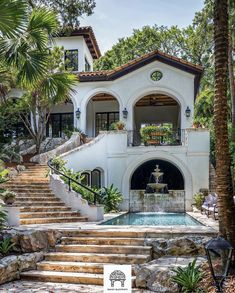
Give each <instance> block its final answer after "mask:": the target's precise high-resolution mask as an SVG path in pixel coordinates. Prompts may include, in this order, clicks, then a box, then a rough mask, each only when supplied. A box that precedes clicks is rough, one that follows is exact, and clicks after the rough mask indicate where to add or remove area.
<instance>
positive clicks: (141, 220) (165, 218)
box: [101, 213, 203, 226]
mask: <svg viewBox="0 0 235 293" xmlns="http://www.w3.org/2000/svg"><path fill="white" fill-rule="evenodd" d="M101 225H133V226H176V225H183V226H203V225H202V224H201V223H199V222H198V221H196V220H194V219H193V218H192V217H191V216H189V215H188V214H185V213H127V214H123V215H121V216H118V217H116V218H113V219H111V220H108V221H106V222H104V223H102V224H101Z"/></svg>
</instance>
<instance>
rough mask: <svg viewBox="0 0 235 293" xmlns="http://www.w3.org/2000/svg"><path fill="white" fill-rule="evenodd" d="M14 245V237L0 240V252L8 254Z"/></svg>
mask: <svg viewBox="0 0 235 293" xmlns="http://www.w3.org/2000/svg"><path fill="white" fill-rule="evenodd" d="M13 247H14V243H13V242H12V238H11V237H7V238H5V239H3V240H2V241H1V242H0V253H1V254H2V255H4V256H5V255H8V254H9V253H10V252H11V250H12V248H13Z"/></svg>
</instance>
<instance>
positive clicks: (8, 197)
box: [0, 189, 17, 204]
mask: <svg viewBox="0 0 235 293" xmlns="http://www.w3.org/2000/svg"><path fill="white" fill-rule="evenodd" d="M16 196H17V194H16V193H15V192H14V191H11V190H8V189H7V190H5V191H4V192H3V193H1V194H0V197H1V198H2V200H3V201H4V202H5V203H6V204H12V203H13V202H14V201H15V198H16Z"/></svg>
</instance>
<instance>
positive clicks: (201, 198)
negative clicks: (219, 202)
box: [193, 192, 205, 210]
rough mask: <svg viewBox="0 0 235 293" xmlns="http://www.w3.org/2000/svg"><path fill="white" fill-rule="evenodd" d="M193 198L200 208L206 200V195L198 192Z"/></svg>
mask: <svg viewBox="0 0 235 293" xmlns="http://www.w3.org/2000/svg"><path fill="white" fill-rule="evenodd" d="M193 199H194V202H195V206H196V208H197V209H199V210H200V209H201V206H202V204H203V202H204V200H205V195H204V194H203V193H202V192H197V193H195V194H194V196H193Z"/></svg>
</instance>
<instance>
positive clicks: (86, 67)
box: [85, 58, 91, 71]
mask: <svg viewBox="0 0 235 293" xmlns="http://www.w3.org/2000/svg"><path fill="white" fill-rule="evenodd" d="M85 71H91V65H90V63H89V62H88V61H87V59H86V58H85Z"/></svg>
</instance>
